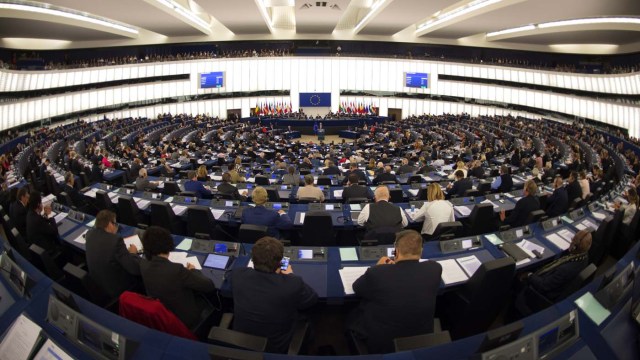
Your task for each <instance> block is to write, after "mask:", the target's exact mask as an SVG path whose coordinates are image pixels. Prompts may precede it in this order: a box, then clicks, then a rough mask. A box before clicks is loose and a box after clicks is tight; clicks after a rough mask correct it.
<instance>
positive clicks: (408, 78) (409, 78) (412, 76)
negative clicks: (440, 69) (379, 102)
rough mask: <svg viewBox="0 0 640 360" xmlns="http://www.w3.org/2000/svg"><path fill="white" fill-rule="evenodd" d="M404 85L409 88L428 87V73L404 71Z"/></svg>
mask: <svg viewBox="0 0 640 360" xmlns="http://www.w3.org/2000/svg"><path fill="white" fill-rule="evenodd" d="M404 79H405V84H404V86H406V87H410V88H418V89H426V88H428V87H429V74H427V73H413V72H408V73H404Z"/></svg>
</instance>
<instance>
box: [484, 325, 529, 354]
mask: <svg viewBox="0 0 640 360" xmlns="http://www.w3.org/2000/svg"><path fill="white" fill-rule="evenodd" d="M523 328H524V324H523V323H522V321H516V322H513V323H511V324H508V325H505V326H502V327H500V328H497V329H494V330H490V331H487V334H486V335H485V337H484V340H483V341H482V344H480V347H479V348H478V351H477V352H478V353H483V352H487V351H490V350H493V349H496V348H499V347H500V346H503V345H505V344H508V343H510V342H513V341H515V340H517V339H518V337H520V333H521V332H522V329H523Z"/></svg>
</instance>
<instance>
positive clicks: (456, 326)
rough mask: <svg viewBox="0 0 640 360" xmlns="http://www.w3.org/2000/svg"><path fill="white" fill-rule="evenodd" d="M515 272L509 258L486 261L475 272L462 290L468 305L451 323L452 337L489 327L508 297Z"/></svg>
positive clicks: (459, 336)
mask: <svg viewBox="0 0 640 360" xmlns="http://www.w3.org/2000/svg"><path fill="white" fill-rule="evenodd" d="M515 270H516V264H515V262H514V261H513V259H511V258H510V257H505V258H500V259H495V260H491V261H488V262H485V263H483V264H482V265H481V266H480V267H479V268H478V270H476V272H475V273H474V274H473V276H472V277H471V278H470V279H469V281H467V283H466V284H465V286H464V288H463V289H462V292H463V294H464V295H465V297H466V298H467V299H468V301H469V302H468V304H467V306H466V307H465V308H463V309H460V310H459V311H457V312H456V314H455V320H454V321H452V327H451V329H450V331H451V333H452V335H453V336H454V337H455V338H461V337H465V336H469V335H472V334H476V333H479V332H481V331H485V330H486V329H487V328H488V327H489V325H491V323H492V322H493V321H494V320H495V318H496V316H497V315H498V313H499V312H500V311H501V310H502V309H503V307H504V304H505V303H506V301H507V300H508V298H509V296H508V295H509V292H510V291H511V285H512V284H511V283H512V281H513V278H514V275H515ZM487 289H491V291H487ZM469 319H473V321H469Z"/></svg>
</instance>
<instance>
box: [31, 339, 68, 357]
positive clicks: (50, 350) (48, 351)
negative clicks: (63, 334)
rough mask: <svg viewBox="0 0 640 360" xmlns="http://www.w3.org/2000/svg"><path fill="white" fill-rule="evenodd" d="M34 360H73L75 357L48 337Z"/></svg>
mask: <svg viewBox="0 0 640 360" xmlns="http://www.w3.org/2000/svg"><path fill="white" fill-rule="evenodd" d="M33 360H73V358H72V357H71V356H69V354H67V353H66V352H65V351H64V350H62V349H61V348H60V347H59V346H58V345H56V344H54V343H53V341H51V339H47V341H46V342H45V343H44V345H42V347H41V348H40V351H38V353H37V354H36V356H35V357H34V358H33Z"/></svg>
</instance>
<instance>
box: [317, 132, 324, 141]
mask: <svg viewBox="0 0 640 360" xmlns="http://www.w3.org/2000/svg"><path fill="white" fill-rule="evenodd" d="M318 140H321V141H323V140H324V129H318Z"/></svg>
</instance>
